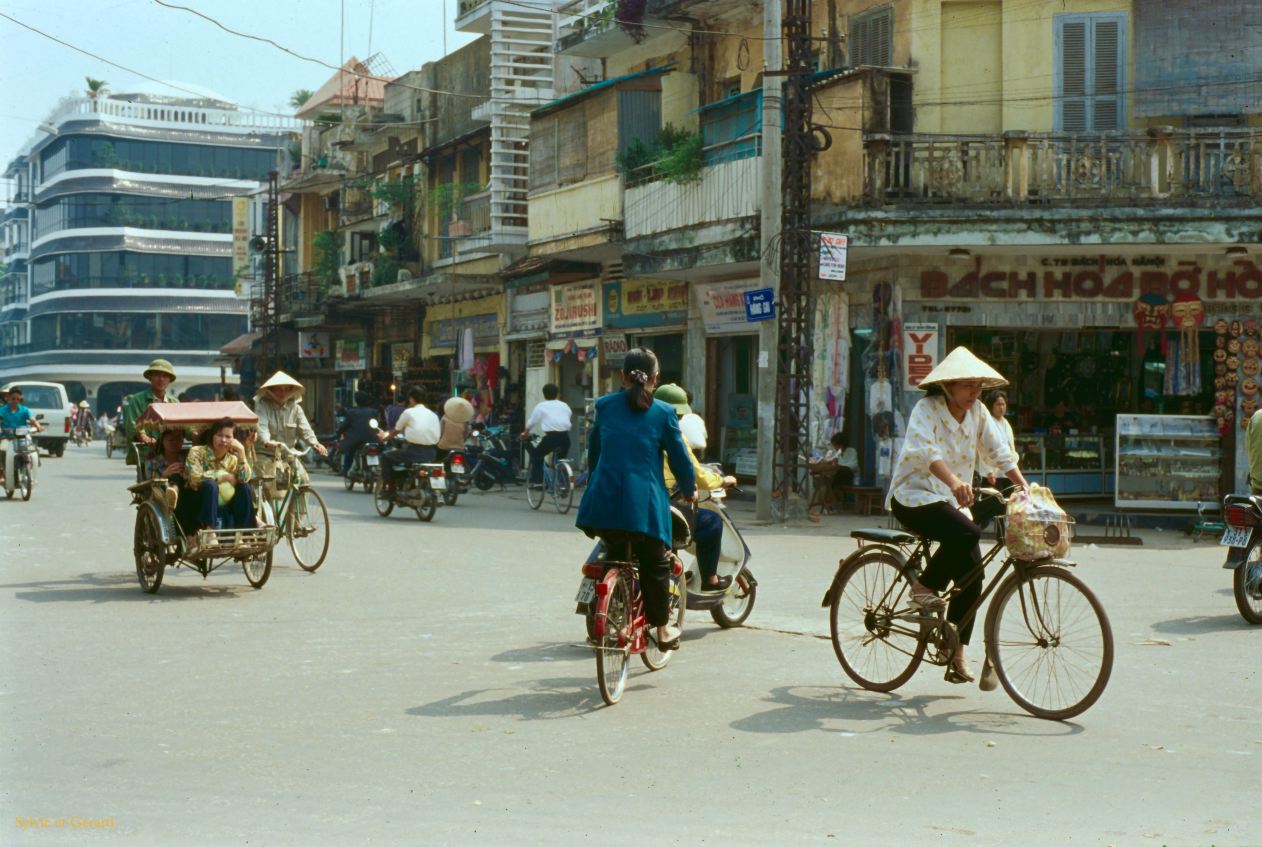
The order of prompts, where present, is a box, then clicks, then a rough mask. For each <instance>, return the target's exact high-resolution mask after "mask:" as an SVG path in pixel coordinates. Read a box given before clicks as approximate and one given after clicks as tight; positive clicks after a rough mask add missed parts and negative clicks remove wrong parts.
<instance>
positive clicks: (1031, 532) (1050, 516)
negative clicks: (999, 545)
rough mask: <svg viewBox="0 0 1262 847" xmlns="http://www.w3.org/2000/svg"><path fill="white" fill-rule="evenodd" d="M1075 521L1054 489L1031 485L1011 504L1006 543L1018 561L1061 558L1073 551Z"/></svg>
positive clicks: (1019, 492)
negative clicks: (1062, 504)
mask: <svg viewBox="0 0 1262 847" xmlns="http://www.w3.org/2000/svg"><path fill="white" fill-rule="evenodd" d="M1073 522H1074V519H1073V518H1071V517H1070V516H1069V515H1067V514H1066V513H1065V510H1064V509H1062V508H1061V507H1060V506H1059V505H1058V504H1057V502H1056V498H1055V497H1053V496H1052V492H1051V489H1049V488H1046V487H1044V486H1042V485H1031V486H1030V490H1029V491H1018V492H1017V493H1016V494H1014V495H1013V497H1012V499H1011V500H1009V501H1008V514H1007V520H1006V526H1005V529H1004V543H1005V544H1006V545H1007V547H1008V552H1009V554H1011V555H1012V557H1013V558H1014V559H1021V560H1023V561H1027V562H1030V561H1036V560H1038V559H1053V558H1060V557H1062V556H1064V555H1065V554H1066V553H1068V552H1069V542H1070V539H1071V538H1072V537H1073Z"/></svg>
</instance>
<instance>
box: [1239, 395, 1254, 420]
mask: <svg viewBox="0 0 1262 847" xmlns="http://www.w3.org/2000/svg"><path fill="white" fill-rule="evenodd" d="M1257 410H1258V401H1257V398H1256V397H1246V398H1244V399H1243V400H1241V401H1240V414H1241V415H1242V416H1244V417H1246V418H1251V417H1253V413H1254V412H1256V411H1257Z"/></svg>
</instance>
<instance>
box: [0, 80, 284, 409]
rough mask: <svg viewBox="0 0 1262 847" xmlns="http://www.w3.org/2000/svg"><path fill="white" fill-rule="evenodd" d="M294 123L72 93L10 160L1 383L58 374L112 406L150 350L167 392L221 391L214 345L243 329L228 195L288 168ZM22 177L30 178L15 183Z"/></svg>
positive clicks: (0, 291)
mask: <svg viewBox="0 0 1262 847" xmlns="http://www.w3.org/2000/svg"><path fill="white" fill-rule="evenodd" d="M299 127H300V124H299V122H298V121H296V120H293V119H287V118H279V117H269V116H262V115H256V114H253V113H249V112H243V111H239V110H237V109H236V108H235V107H234V106H232V105H231V104H228V103H224V102H221V101H217V100H211V99H192V98H190V99H175V98H169V97H158V96H154V95H148V94H134V95H128V94H110V95H108V96H103V97H99V98H96V99H92V98H87V97H84V98H80V99H76V100H68V101H64V102H63V103H62V104H60V106H59V107H58V109H57V110H56V111H55V112H54V113H53V115H52V116H51V117H50V118H49V119H48V121H47V124H46V125H45V127H44V129H46V130H51V129H56V133H55V134H53V133H51V132H44V133H41V135H40V137H39V138H38V139H37V140H36V141H35V142H33V143H31V144H30V145H29V147H28V148H27V149H25V150H23V151H22V152H21V154H20V155H19V157H18V159H17V160H15V161H14V162H13V163H12V164H10V165H9V168H8V171H7V176H9V177H10V179H11V180H12V181H11V182H10V185H12V186H14V188H13V189H12V191H13V195H14V196H13V198H12V201H11V203H10V206H9V208H8V209H7V210H6V212H5V216H4V218H3V221H4V223H3V226H4V236H5V242H4V243H5V249H6V267H5V271H6V273H5V275H4V277H3V281H2V283H0V298H2V299H0V380H7V379H15V378H23V379H45V380H53V381H56V382H63V383H65V384H66V386H67V389H68V390H69V391H70V394H71V396H72V398H73V399H82V398H84V397H86V398H87V399H88V400H89V401H90V402H91V403H92V406H93V408H94V409H96V410H100V409H102V408H108V409H112V408H113V407H114V406H115V405H117V403H118V401H119V399H120V398H121V397H122V396H123V395H124V394H127V393H130V392H131V391H133V390H135V389H136V388H138V387H140V386H141V385H143V380H142V379H141V377H140V373H141V371H143V370H144V367H145V365H146V364H148V362H149V361H151V360H152V359H154V358H157V357H162V358H166V359H169V360H171V362H172V363H173V364H174V365H175V368H176V371H177V372H178V373H179V374H180V378H179V380H178V381H177V382H176V384H175V386H174V388H175V390H176V391H178V392H184V391H188V392H190V393H191V394H193V396H195V397H199V396H210V395H211V394H213V392H214V391H215V390H217V387H218V384H219V381H220V368H219V365H217V364H216V363H215V359H216V358H217V356H218V350H219V348H220V347H221V346H223V345H224V344H226V343H227V342H228V341H231V340H232V339H233V338H236V337H237V336H239V335H241V334H242V333H244V332H246V331H247V325H248V321H249V299H248V291H244V292H240V293H239V292H238V291H237V290H236V286H235V285H234V274H233V258H232V248H233V241H232V198H233V197H237V196H243V195H249V194H253V193H255V192H257V191H258V190H259V188H260V186H261V184H262V183H263V182H265V181H266V179H267V173H268V172H269V171H272V170H278V171H282V172H284V171H286V170H287V169H288V162H287V158H286V157H287V155H288V154H287V152H286V147H287V144H288V141H289V139H290V133H291V132H294V131H296V130H298V129H299ZM22 186H25V189H23V188H22Z"/></svg>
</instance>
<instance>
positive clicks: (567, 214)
mask: <svg viewBox="0 0 1262 847" xmlns="http://www.w3.org/2000/svg"><path fill="white" fill-rule="evenodd" d="M602 218H608V219H610V220H622V177H621V176H619V175H618V174H612V175H608V176H603V177H598V178H596V179H591V180H587V181H586V182H580V183H576V184H575V185H567V186H566V187H564V188H559V189H557V190H555V191H547V192H544V193H541V194H532V195H531V196H530V235H529V239H530V240H531V241H546V240H548V239H552V238H559V237H561V236H564V235H570V234H572V233H575V232H581V231H583V230H588V229H592V228H593V227H596V226H600V225H602V224H603V223H604V221H602V220H601V219H602Z"/></svg>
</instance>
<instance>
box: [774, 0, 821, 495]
mask: <svg viewBox="0 0 1262 847" xmlns="http://www.w3.org/2000/svg"><path fill="white" fill-rule="evenodd" d="M783 37H784V42H785V45H786V46H787V48H788V52H789V55H788V56H787V59H788V61H787V63H786V65H785V67H784V69H783V73H784V80H785V81H784V86H783V88H782V90H781V95H780V96H781V103H782V108H783V126H784V135H783V141H782V148H783V149H782V151H781V153H782V157H783V166H782V170H781V175H780V179H781V182H780V187H781V188H780V196H781V202H782V206H781V215H780V231H779V235H780V240H779V248H780V249H779V259H780V296H779V297H778V298H777V299H778V302H779V311H778V314H777V315H776V321H777V323H778V324H779V327H778V329H779V344H778V346H777V351H776V352H777V361H776V366H777V368H776V370H777V372H776V393H775V404H776V408H775V422H776V433H775V439H776V443H775V458H774V462H775V467H774V469H773V473H772V478H771V480H772V490H773V508H774V510H775V511H776V512H778V513H779V517H781V518H782V519H788V518H796V517H801V516H802V514H803V513H804V511H805V500H804V498H805V496H806V495H807V494H808V493H809V487H810V482H809V478H808V475H807V473H806V459H805V456H804V454H805V453H806V451H808V450H809V449H810V447H811V365H812V355H813V353H814V343H813V341H812V338H811V334H812V332H813V331H814V326H813V324H814V319H815V315H814V312H815V310H814V306H813V303H814V298H813V297H812V296H811V268H812V258H813V256H812V246H813V239H812V235H811V162H812V160H813V158H814V155H815V141H814V128H813V126H812V125H811V74H812V72H813V71H814V62H813V55H812V52H811V0H784V30H783Z"/></svg>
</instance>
